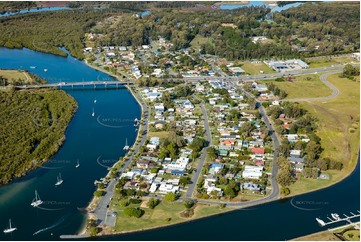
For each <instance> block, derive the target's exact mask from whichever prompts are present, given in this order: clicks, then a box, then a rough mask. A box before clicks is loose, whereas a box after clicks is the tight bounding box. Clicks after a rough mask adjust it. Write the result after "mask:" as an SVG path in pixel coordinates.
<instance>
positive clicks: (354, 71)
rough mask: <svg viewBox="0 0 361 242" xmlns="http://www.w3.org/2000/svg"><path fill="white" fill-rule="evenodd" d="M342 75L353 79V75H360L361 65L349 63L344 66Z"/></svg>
mask: <svg viewBox="0 0 361 242" xmlns="http://www.w3.org/2000/svg"><path fill="white" fill-rule="evenodd" d="M342 75H343V76H344V77H347V78H349V79H351V78H352V77H353V76H359V75H360V68H359V67H354V66H352V65H351V64H347V65H345V67H344V68H343V72H342Z"/></svg>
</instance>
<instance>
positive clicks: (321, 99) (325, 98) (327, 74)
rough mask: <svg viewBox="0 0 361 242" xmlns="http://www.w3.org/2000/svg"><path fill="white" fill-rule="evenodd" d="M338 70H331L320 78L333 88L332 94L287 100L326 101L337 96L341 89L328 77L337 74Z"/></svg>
mask: <svg viewBox="0 0 361 242" xmlns="http://www.w3.org/2000/svg"><path fill="white" fill-rule="evenodd" d="M335 73H336V72H330V73H326V74H323V75H321V76H320V80H321V81H322V82H323V83H324V84H325V85H326V86H328V87H329V88H330V89H331V90H332V94H330V95H328V96H327V97H315V98H293V99H285V101H291V102H301V101H326V100H329V99H332V98H335V97H337V96H338V95H339V94H340V91H339V90H338V89H337V87H335V86H334V85H332V84H331V83H330V82H329V81H327V79H326V78H327V77H328V76H329V75H332V74H335Z"/></svg>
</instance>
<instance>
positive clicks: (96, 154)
mask: <svg viewBox="0 0 361 242" xmlns="http://www.w3.org/2000/svg"><path fill="white" fill-rule="evenodd" d="M30 66H36V69H30ZM0 68H14V69H18V68H20V69H28V70H29V71H31V72H33V73H35V74H38V75H39V76H41V77H43V78H45V79H47V80H48V81H49V82H51V83H56V82H60V81H66V82H71V81H79V80H84V81H92V80H109V79H112V77H110V76H108V75H106V74H104V73H101V72H98V71H96V70H93V69H91V68H89V67H87V66H86V65H85V64H84V63H82V62H79V61H77V60H75V59H74V58H73V57H68V58H64V57H57V56H53V55H48V54H42V53H38V52H34V51H31V50H27V49H24V50H10V49H5V48H0ZM44 69H48V72H44ZM68 92H69V94H71V95H72V96H73V97H74V98H75V99H76V100H77V102H78V104H79V109H78V111H77V113H76V115H75V117H74V119H73V120H72V122H71V123H70V126H69V127H68V129H67V131H66V136H67V140H66V142H65V143H64V145H63V147H62V148H61V149H60V151H59V152H58V154H57V155H55V156H54V157H53V158H52V159H51V160H50V161H49V162H48V163H47V164H45V165H44V167H42V168H39V169H37V170H35V171H33V172H31V173H30V174H29V175H28V176H26V177H24V178H21V179H18V180H16V181H15V182H13V183H11V184H9V185H7V186H4V187H2V188H0V204H1V205H0V228H1V229H3V228H5V227H7V224H8V219H9V218H11V219H12V221H13V224H14V225H15V226H16V227H17V228H18V231H16V232H14V233H13V234H11V235H4V234H3V233H0V240H56V239H58V238H59V235H61V234H73V233H75V232H76V231H78V230H79V228H81V224H82V223H83V222H84V215H83V214H82V212H80V211H79V210H78V209H77V208H83V207H85V206H86V205H87V203H88V202H89V201H90V199H91V197H92V193H93V192H94V190H95V187H94V185H93V181H94V180H95V179H99V178H101V177H103V176H104V175H105V174H106V172H107V170H106V167H108V166H111V165H112V164H113V163H114V161H115V160H117V159H118V157H119V156H120V155H123V150H122V148H123V146H124V144H125V139H126V138H127V139H128V142H129V144H131V143H133V142H134V139H135V134H136V132H135V130H134V127H133V120H134V118H135V117H137V118H139V117H140V107H139V106H138V105H137V103H136V101H135V100H134V98H133V97H132V96H131V95H130V93H129V92H128V91H127V90H126V89H121V90H96V91H94V90H92V89H89V90H77V91H71V90H68ZM95 99H96V100H97V102H96V103H94V100H95ZM93 109H94V111H95V116H94V117H92V116H91V113H92V110H93ZM111 127H112V128H111ZM77 160H78V161H79V162H80V167H79V168H75V165H76V162H77ZM50 168H53V169H50ZM359 169H360V165H359V163H358V165H357V168H356V170H355V172H354V173H353V174H352V175H351V176H350V177H348V178H347V179H345V180H344V181H342V182H341V183H339V184H337V185H335V186H332V187H330V188H327V189H324V190H321V191H317V192H313V193H310V194H306V195H301V196H297V197H295V198H294V199H289V200H285V201H277V202H273V203H269V204H264V205H261V206H257V207H254V208H250V209H245V210H240V211H235V212H231V213H228V214H224V215H220V216H213V217H210V218H205V219H202V220H198V221H193V222H191V223H186V224H180V225H175V226H172V227H168V228H163V229H162V228H161V229H157V230H151V231H145V232H140V233H133V234H126V235H118V236H113V237H106V238H103V239H107V240H285V239H291V238H294V237H298V236H302V235H305V234H309V233H314V232H318V231H321V230H324V229H325V228H321V227H319V226H318V224H317V222H316V221H315V218H316V217H320V218H321V219H324V220H326V216H329V215H330V213H334V212H336V213H339V214H343V213H346V214H348V213H349V212H356V210H359V207H360V192H359V191H360V171H359ZM59 172H61V174H62V177H63V179H64V183H63V184H62V185H61V186H60V187H55V186H54V184H55V182H56V176H57V175H58V173H59ZM35 189H36V190H38V192H39V194H40V196H41V198H42V200H43V201H44V204H43V205H41V208H42V209H36V208H33V207H31V206H30V203H31V201H32V199H33V197H34V190H35ZM333 226H336V225H333ZM210 231H214V232H210ZM260 231H262V232H260ZM34 233H37V234H35V235H33V234H34Z"/></svg>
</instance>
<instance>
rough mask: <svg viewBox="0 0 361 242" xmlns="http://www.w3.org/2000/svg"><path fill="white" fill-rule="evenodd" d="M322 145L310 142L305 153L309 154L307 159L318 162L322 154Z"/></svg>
mask: <svg viewBox="0 0 361 242" xmlns="http://www.w3.org/2000/svg"><path fill="white" fill-rule="evenodd" d="M321 151H322V149H321V145H320V144H317V143H316V142H315V141H310V142H308V143H307V145H306V148H305V152H306V153H307V158H308V159H310V160H316V159H317V158H318V156H319V154H320V153H321Z"/></svg>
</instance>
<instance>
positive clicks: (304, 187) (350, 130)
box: [290, 74, 360, 195]
mask: <svg viewBox="0 0 361 242" xmlns="http://www.w3.org/2000/svg"><path fill="white" fill-rule="evenodd" d="M327 79H328V81H329V82H331V83H332V84H333V85H335V86H336V87H337V88H338V89H339V90H340V95H339V96H337V97H336V98H334V99H331V100H329V101H314V102H303V103H302V106H303V107H304V108H305V109H307V110H308V111H309V112H310V113H311V114H312V115H314V116H315V117H317V119H318V128H317V135H318V136H319V137H320V138H321V145H322V147H323V148H324V151H323V152H322V154H321V156H322V157H329V158H331V159H334V160H336V161H341V162H342V163H343V165H344V168H343V169H342V170H341V171H327V172H325V173H328V174H329V175H330V178H331V179H330V180H329V181H320V180H314V179H306V178H302V179H301V180H300V181H298V182H296V183H295V184H292V185H291V186H290V189H291V193H292V195H294V194H299V193H302V192H305V191H309V190H314V189H318V188H321V187H324V186H327V185H331V184H333V183H335V182H337V181H340V180H341V179H342V178H344V177H346V176H347V175H349V174H350V173H351V171H352V170H353V169H354V167H355V165H356V162H357V153H358V151H359V145H360V82H359V81H356V82H355V81H351V80H349V79H346V78H339V77H338V74H334V75H331V76H329V77H328V78H327ZM358 80H359V78H358Z"/></svg>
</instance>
